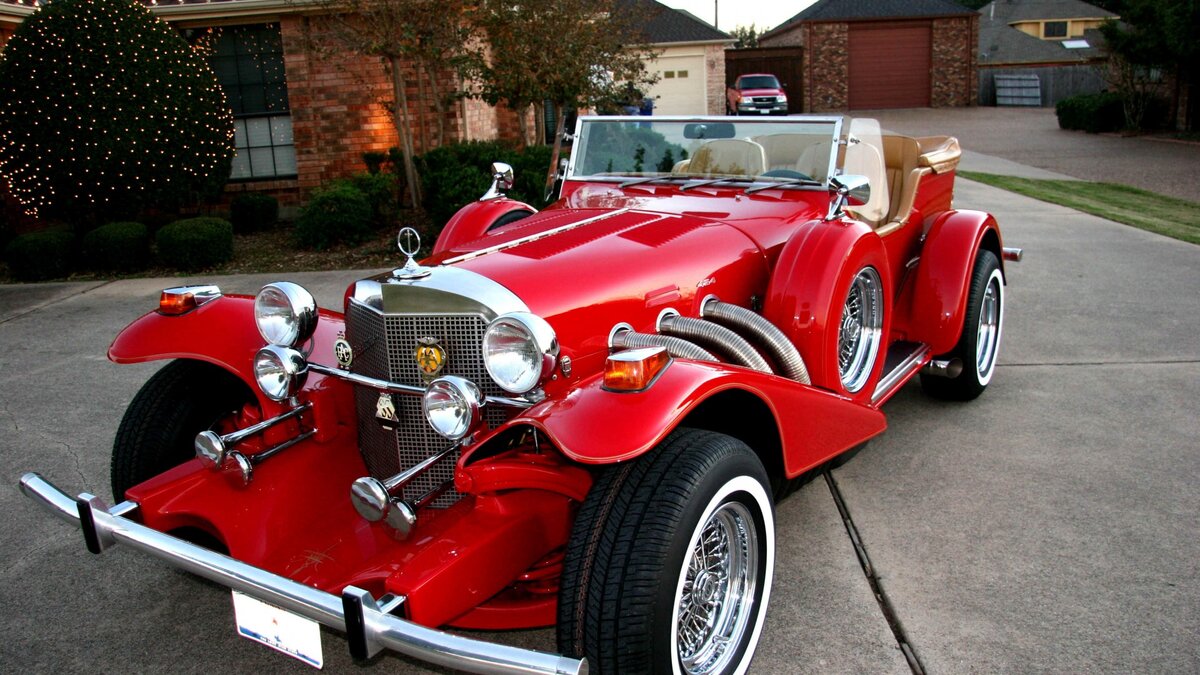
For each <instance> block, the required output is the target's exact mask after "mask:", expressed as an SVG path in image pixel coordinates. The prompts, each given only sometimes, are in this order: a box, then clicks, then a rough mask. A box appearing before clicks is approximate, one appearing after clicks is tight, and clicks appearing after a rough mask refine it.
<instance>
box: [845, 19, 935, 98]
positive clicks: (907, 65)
mask: <svg viewBox="0 0 1200 675" xmlns="http://www.w3.org/2000/svg"><path fill="white" fill-rule="evenodd" d="M929 67H930V29H929V24H928V23H918V24H907V25H900V26H898V25H896V24H887V25H861V24H860V25H855V24H851V26H850V109H851V110H855V109H862V108H923V107H928V106H929V83H930V73H929Z"/></svg>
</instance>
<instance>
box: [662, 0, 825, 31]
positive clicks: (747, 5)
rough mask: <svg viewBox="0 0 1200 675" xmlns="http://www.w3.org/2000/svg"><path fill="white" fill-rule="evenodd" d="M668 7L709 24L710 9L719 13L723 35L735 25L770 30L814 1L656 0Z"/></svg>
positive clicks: (711, 12)
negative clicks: (681, 10) (683, 11)
mask: <svg viewBox="0 0 1200 675" xmlns="http://www.w3.org/2000/svg"><path fill="white" fill-rule="evenodd" d="M658 1H659V2H661V3H662V4H664V5H666V6H668V7H674V8H676V9H686V10H687V11H689V12H691V13H692V14H695V15H696V16H698V17H700V18H701V19H704V20H705V21H707V22H709V23H713V8H714V6H715V7H716V9H717V10H718V11H719V12H720V16H719V17H717V18H718V19H719V21H718V22H717V28H720V29H721V30H723V31H725V32H729V31H731V30H733V28H734V27H735V26H749V25H750V24H754V25H755V27H757V28H759V29H762V28H774V27H776V26H778V25H779V24H781V23H783V22H784V21H787V20H788V19H790V18H792V17H793V16H796V15H797V14H799V13H800V12H802V11H804V9H805V8H806V7H808V6H809V5H811V4H813V3H814V2H816V0H658Z"/></svg>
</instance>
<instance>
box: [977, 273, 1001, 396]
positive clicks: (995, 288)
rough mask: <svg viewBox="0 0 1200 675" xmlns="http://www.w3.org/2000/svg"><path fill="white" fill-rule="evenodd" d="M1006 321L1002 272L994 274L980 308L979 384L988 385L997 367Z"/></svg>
mask: <svg viewBox="0 0 1200 675" xmlns="http://www.w3.org/2000/svg"><path fill="white" fill-rule="evenodd" d="M1003 320H1004V288H1003V281H1002V280H1001V277H1000V271H999V270H996V271H994V272H992V274H991V276H990V277H988V281H987V287H986V288H985V289H984V291H983V301H982V302H981V303H980V307H979V326H978V328H977V331H976V339H975V369H976V370H975V372H976V373H977V374H978V378H979V382H980V383H981V384H987V383H988V382H989V381H990V380H991V379H992V369H993V368H995V367H996V354H997V352H999V350H1000V327H1001V324H1002V321H1003Z"/></svg>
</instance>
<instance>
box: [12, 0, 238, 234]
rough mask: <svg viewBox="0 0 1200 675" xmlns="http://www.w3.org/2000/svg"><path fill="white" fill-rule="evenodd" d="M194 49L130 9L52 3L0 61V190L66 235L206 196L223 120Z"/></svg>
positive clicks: (224, 170)
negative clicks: (61, 225) (0, 186)
mask: <svg viewBox="0 0 1200 675" xmlns="http://www.w3.org/2000/svg"><path fill="white" fill-rule="evenodd" d="M201 50H202V48H201V47H193V46H192V45H189V44H188V43H187V42H186V41H184V39H183V38H182V37H181V36H180V35H179V34H178V33H177V32H176V31H175V30H174V29H173V28H171V27H170V26H168V25H167V24H166V23H164V22H163V21H162V20H160V19H158V18H157V17H155V16H154V15H152V14H151V13H150V11H149V10H148V9H146V7H144V6H143V5H141V4H138V3H136V2H133V0H54V2H50V3H48V4H45V5H42V6H41V7H39V8H38V10H37V11H36V12H34V13H33V14H32V15H30V16H29V18H27V19H26V20H25V21H24V22H23V23H22V24H21V26H20V27H19V28H18V29H17V31H16V33H14V34H13V36H12V37H11V38H10V39H9V41H8V43H7V45H5V47H4V50H3V51H2V52H0V91H4V92H5V95H4V96H3V97H0V180H3V181H5V182H6V183H7V186H8V188H9V192H10V194H11V195H12V196H13V197H15V198H16V199H17V200H18V201H19V202H20V204H21V206H22V207H23V208H24V209H25V211H26V212H27V213H30V214H32V215H37V216H40V217H47V218H56V219H63V220H68V221H72V222H73V223H75V224H76V225H77V226H86V225H87V224H89V223H96V222H104V221H105V220H111V219H114V218H120V217H129V216H132V215H134V214H135V213H136V212H138V211H140V210H142V209H145V208H158V209H166V210H172V209H175V208H178V207H179V206H182V205H186V204H190V203H196V202H198V201H200V200H202V199H204V198H206V197H208V196H211V195H214V194H216V193H218V192H219V191H220V190H221V188H222V186H223V185H224V184H225V180H226V179H227V178H228V176H229V163H230V159H231V158H232V156H233V152H234V148H233V116H232V113H231V112H230V110H229V106H228V104H227V103H226V101H225V94H224V92H223V91H222V90H221V87H220V85H219V84H218V83H217V79H216V76H215V75H214V74H213V71H212V69H211V68H210V67H209V65H208V62H207V60H206V58H205V54H204V53H202V51H201Z"/></svg>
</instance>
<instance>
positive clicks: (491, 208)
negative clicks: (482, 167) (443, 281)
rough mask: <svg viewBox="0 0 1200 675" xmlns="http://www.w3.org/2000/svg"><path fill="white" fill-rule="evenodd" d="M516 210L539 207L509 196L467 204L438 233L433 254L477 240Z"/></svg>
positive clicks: (532, 211)
mask: <svg viewBox="0 0 1200 675" xmlns="http://www.w3.org/2000/svg"><path fill="white" fill-rule="evenodd" d="M516 211H528V212H529V213H530V214H534V213H537V212H538V211H537V209H535V208H533V207H532V206H530V205H528V204H526V203H525V202H519V201H517V200H515V199H509V198H508V197H500V198H497V199H489V200H487V201H485V202H478V201H476V202H471V203H470V204H467V205H466V206H464V207H462V208H461V209H459V210H458V212H457V213H455V214H454V215H453V216H450V220H449V221H447V222H446V226H445V227H444V228H442V233H441V234H439V235H438V238H437V242H435V243H434V245H433V255H436V254H438V253H441V252H442V251H448V250H450V249H452V248H455V247H457V246H459V245H461V244H465V243H467V242H469V241H475V240H476V239H478V238H480V237H482V236H483V235H485V234H487V231H488V230H489V229H491V227H492V225H493V224H495V223H496V221H497V220H499V219H500V218H503V217H504V216H506V215H508V214H509V213H513V212H516Z"/></svg>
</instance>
